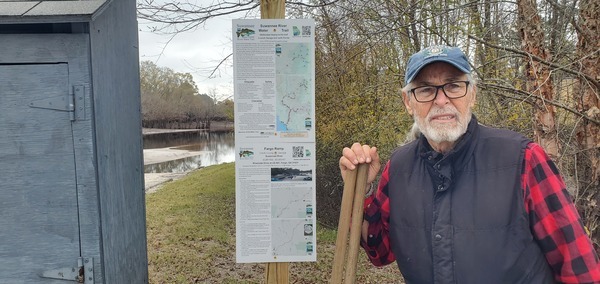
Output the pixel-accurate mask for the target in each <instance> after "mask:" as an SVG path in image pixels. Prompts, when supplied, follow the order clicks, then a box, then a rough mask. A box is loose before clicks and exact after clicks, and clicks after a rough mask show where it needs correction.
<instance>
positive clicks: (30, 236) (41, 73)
mask: <svg viewBox="0 0 600 284" xmlns="http://www.w3.org/2000/svg"><path fill="white" fill-rule="evenodd" d="M68 72H69V71H68V65H67V64H65V63H62V64H60V63H59V64H20V65H0V282H2V283H65V282H64V281H61V280H52V279H48V278H42V277H41V274H42V273H43V272H44V271H48V270H53V269H59V268H65V267H77V258H78V257H79V256H80V244H79V226H78V208H77V191H76V175H75V155H74V148H73V134H72V130H71V120H70V113H69V112H68V111H65V110H60V109H61V108H63V109H64V104H65V102H67V100H66V98H68V94H69V82H68ZM61 98H64V99H61ZM30 104H33V105H34V106H35V107H32V106H30ZM40 106H41V107H44V106H46V107H47V108H40ZM53 108H54V109H53ZM67 283H69V282H67Z"/></svg>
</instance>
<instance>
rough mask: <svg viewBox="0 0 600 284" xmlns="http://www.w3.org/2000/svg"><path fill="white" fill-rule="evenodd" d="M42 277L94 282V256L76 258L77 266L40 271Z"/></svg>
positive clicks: (85, 283) (86, 282)
mask: <svg viewBox="0 0 600 284" xmlns="http://www.w3.org/2000/svg"><path fill="white" fill-rule="evenodd" d="M41 277H42V278H50V279H60V280H68V281H75V282H77V283H84V284H93V283H94V258H91V257H88V258H81V257H80V258H78V259H77V267H65V268H59V269H52V270H48V271H44V272H42V275H41Z"/></svg>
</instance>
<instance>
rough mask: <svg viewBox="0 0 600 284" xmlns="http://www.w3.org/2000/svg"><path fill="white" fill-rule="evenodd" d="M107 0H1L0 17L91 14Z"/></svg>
mask: <svg viewBox="0 0 600 284" xmlns="http://www.w3.org/2000/svg"><path fill="white" fill-rule="evenodd" d="M106 2H107V0H81V1H64V0H44V1H40V0H37V1H32V0H0V18H2V17H3V16H7V17H11V18H14V17H15V16H16V17H20V18H22V19H24V18H26V17H40V16H42V17H44V18H48V17H52V16H91V15H93V14H94V13H95V12H96V11H98V10H99V9H100V8H101V7H102V5H104V4H105V3H106Z"/></svg>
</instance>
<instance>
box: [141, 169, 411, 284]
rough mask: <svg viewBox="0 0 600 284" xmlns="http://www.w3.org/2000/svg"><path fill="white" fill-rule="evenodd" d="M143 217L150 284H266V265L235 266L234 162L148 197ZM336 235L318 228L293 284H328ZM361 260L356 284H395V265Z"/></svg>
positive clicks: (292, 270)
mask: <svg viewBox="0 0 600 284" xmlns="http://www.w3.org/2000/svg"><path fill="white" fill-rule="evenodd" d="M317 213H318V212H317ZM146 217H147V220H146V222H147V232H148V262H149V264H148V269H149V273H150V275H149V276H150V278H149V280H150V283H165V284H166V283H169V284H170V283H264V279H265V275H264V267H265V265H264V264H236V263H235V166H234V164H233V163H230V164H223V165H217V166H211V167H207V168H203V169H201V170H197V171H195V172H192V173H190V174H189V175H187V176H185V177H184V178H182V179H180V180H176V181H173V182H169V183H167V184H165V185H164V186H163V187H162V188H161V189H160V190H158V191H157V192H155V193H152V194H148V195H146ZM336 234H337V232H336V230H332V229H327V228H323V227H322V226H317V260H318V261H317V262H304V263H291V264H290V280H291V282H292V283H328V281H329V277H330V273H331V266H332V262H333V254H334V245H335V239H336ZM359 259H360V261H359V264H358V266H359V267H358V269H357V270H358V273H357V283H367V280H368V281H369V282H371V283H398V281H399V279H400V276H399V273H398V272H397V270H398V269H397V267H395V265H391V266H388V267H387V268H385V269H378V268H374V267H373V266H372V265H370V264H369V263H368V261H367V260H366V256H365V255H364V252H362V251H361V255H360V256H359ZM361 280H364V281H361Z"/></svg>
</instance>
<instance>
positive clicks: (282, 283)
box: [260, 0, 290, 284]
mask: <svg viewBox="0 0 600 284" xmlns="http://www.w3.org/2000/svg"><path fill="white" fill-rule="evenodd" d="M260 17H261V19H283V18H285V0H260ZM289 275H290V273H289V263H287V262H269V263H267V266H266V268H265V277H266V281H265V283H267V284H287V283H289V282H290V276H289Z"/></svg>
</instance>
